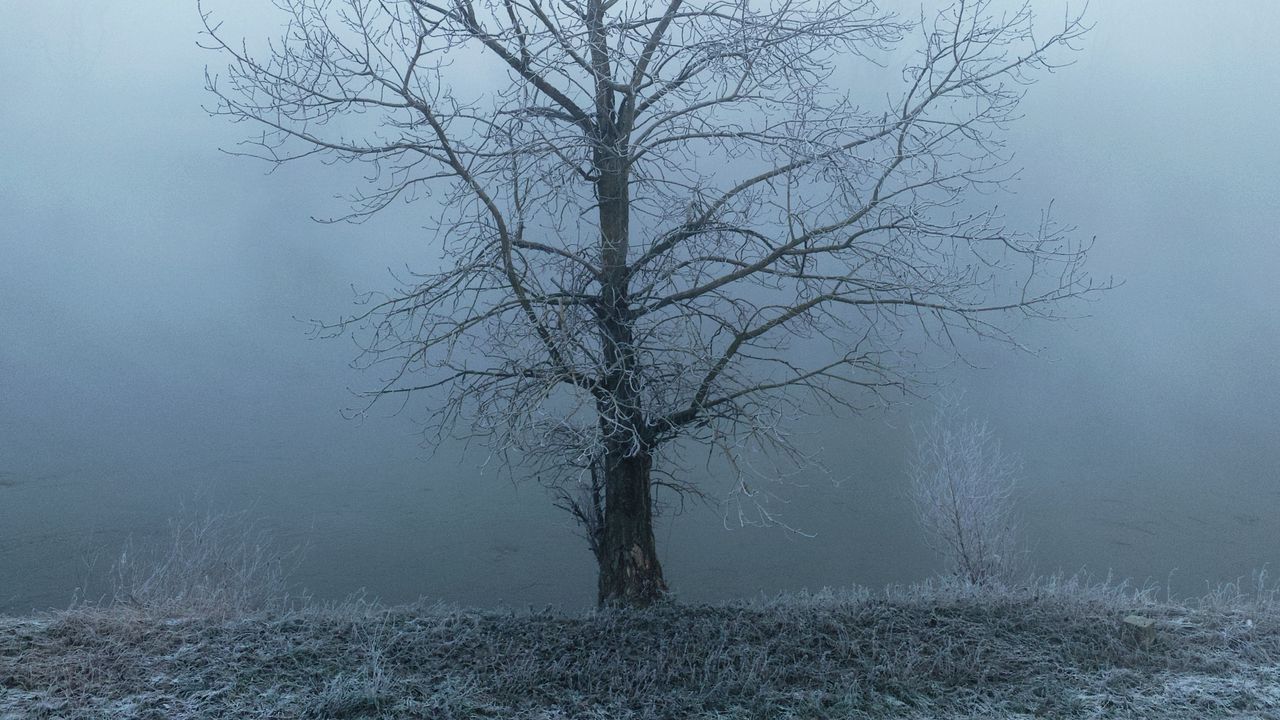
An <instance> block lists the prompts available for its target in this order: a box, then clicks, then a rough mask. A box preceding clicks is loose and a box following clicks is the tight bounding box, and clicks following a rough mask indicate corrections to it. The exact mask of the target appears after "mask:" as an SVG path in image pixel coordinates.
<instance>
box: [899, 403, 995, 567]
mask: <svg viewBox="0 0 1280 720" xmlns="http://www.w3.org/2000/svg"><path fill="white" fill-rule="evenodd" d="M1019 469H1020V464H1019V463H1018V461H1017V460H1016V459H1015V458H1013V457H1012V456H1010V455H1008V454H1006V453H1005V452H1004V450H1003V449H1001V447H1000V440H999V439H998V438H996V436H995V434H994V433H993V432H992V431H991V429H990V428H989V427H988V426H987V424H986V423H985V422H982V421H980V420H974V419H971V418H969V417H967V416H966V415H965V413H964V412H963V411H961V410H959V409H958V408H956V407H955V406H954V405H952V406H946V407H943V408H942V409H940V410H939V411H938V413H937V414H936V415H935V416H934V418H933V420H932V421H931V422H930V423H929V424H927V425H925V426H923V427H919V428H916V454H915V457H914V458H912V461H911V463H910V466H909V470H908V473H909V475H910V479H911V499H912V501H913V503H914V504H915V507H916V515H917V517H918V519H919V520H920V525H921V527H922V528H924V531H925V535H926V537H927V539H928V543H929V547H930V548H932V549H933V550H934V551H935V552H937V553H938V554H939V555H941V556H942V558H943V560H944V561H945V562H946V564H947V568H948V570H949V571H950V572H952V573H954V574H955V575H956V576H957V577H959V578H961V579H962V580H965V581H967V582H970V583H973V584H975V585H981V584H984V583H988V582H991V581H993V580H1004V579H1008V576H1009V575H1010V574H1011V573H1012V572H1013V570H1014V569H1015V567H1016V564H1015V560H1016V555H1017V547H1016V544H1017V527H1016V524H1015V519H1014V501H1013V490H1014V486H1015V484H1016V482H1017V476H1018V472H1019Z"/></svg>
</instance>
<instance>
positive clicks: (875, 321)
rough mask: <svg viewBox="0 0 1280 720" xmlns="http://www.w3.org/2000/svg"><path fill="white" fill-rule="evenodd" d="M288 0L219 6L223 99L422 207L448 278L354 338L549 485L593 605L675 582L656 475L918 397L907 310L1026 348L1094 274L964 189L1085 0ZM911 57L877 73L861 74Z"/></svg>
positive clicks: (368, 315) (943, 340) (310, 151)
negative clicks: (265, 20)
mask: <svg viewBox="0 0 1280 720" xmlns="http://www.w3.org/2000/svg"><path fill="white" fill-rule="evenodd" d="M277 4H278V5H279V6H280V7H281V8H282V9H283V10H284V11H285V12H286V13H287V16H288V18H289V25H288V27H287V30H286V31H285V32H284V33H283V36H282V37H280V38H278V39H277V40H276V41H275V42H273V43H272V44H271V45H270V46H268V47H266V48H264V49H263V50H262V51H261V52H260V53H257V52H253V51H250V50H249V49H248V48H247V46H246V45H245V44H243V43H241V42H239V41H233V40H232V39H230V38H228V37H226V35H225V33H224V32H223V31H222V30H221V28H220V26H219V25H218V24H217V22H216V21H215V20H214V19H213V17H212V16H211V15H210V14H209V13H208V12H207V11H205V9H204V8H202V10H201V12H202V16H203V18H204V21H205V27H206V30H207V37H206V39H205V44H206V45H208V46H210V47H211V48H213V49H215V50H216V51H217V52H219V53H220V54H221V55H222V56H223V57H224V58H225V59H226V61H227V62H228V66H227V67H226V69H225V71H223V72H221V73H217V74H210V75H209V76H208V87H209V89H210V90H211V91H212V92H213V93H214V94H215V95H216V96H217V103H216V106H215V107H214V108H213V112H215V113H217V114H222V115H227V116H229V117H231V118H233V119H236V120H245V121H251V122H252V123H255V124H256V125H257V126H259V127H260V128H261V129H262V130H263V132H262V134H261V135H255V138H254V139H253V140H252V141H251V142H249V143H248V144H247V146H246V147H245V148H242V149H244V150H245V151H246V152H248V153H249V154H253V155H257V156H260V157H263V158H266V159H267V160H269V161H271V162H277V163H283V162H288V161H291V160H296V159H300V158H306V157H309V156H312V155H321V156H328V157H330V158H336V159H340V160H344V161H361V162H365V163H368V165H369V167H370V169H371V172H370V174H369V182H368V184H367V185H364V186H362V189H361V190H359V191H357V192H356V194H354V195H353V197H352V205H351V213H350V214H349V215H348V216H346V217H347V218H348V219H352V220H359V219H361V218H364V217H367V216H369V215H370V214H373V213H377V212H378V211H379V210H381V209H383V208H385V207H387V206H388V205H389V204H390V203H392V202H393V201H396V200H397V199H419V198H426V201H425V203H424V204H425V206H426V207H429V208H430V212H429V213H428V214H429V215H430V217H429V219H428V222H430V223H431V226H432V227H433V228H434V230H435V231H436V238H437V242H438V243H439V246H440V247H441V248H443V251H444V253H445V256H446V262H445V263H444V265H443V266H442V268H441V269H438V270H433V271H430V272H427V273H425V274H421V275H413V276H411V277H408V278H405V282H404V283H403V286H402V287H400V288H398V289H397V290H395V291H393V292H390V293H387V294H383V295H378V296H374V297H371V298H370V302H369V304H368V305H367V306H366V307H365V309H364V312H362V313H361V314H359V315H358V316H357V317H353V318H349V319H347V320H344V321H342V322H341V323H338V324H337V325H336V326H335V327H333V328H332V329H335V330H342V329H344V328H345V327H346V326H347V325H348V323H352V322H355V323H358V324H359V325H360V326H361V327H364V328H365V329H366V332H367V334H366V335H364V336H363V337H364V339H365V341H366V343H367V344H366V345H365V352H366V353H367V354H366V356H365V358H366V359H367V360H369V361H370V364H379V365H380V366H381V367H386V368H390V371H389V372H388V374H387V376H386V377H385V383H384V384H382V385H381V386H380V387H379V388H378V389H377V390H376V391H374V392H373V393H371V395H373V396H386V395H390V394H405V395H417V394H423V395H425V396H427V398H428V399H429V403H424V404H425V406H426V407H429V408H431V409H432V414H431V416H430V419H429V426H430V427H431V428H434V429H435V430H436V431H438V432H442V433H443V432H452V431H455V430H456V431H460V432H463V433H466V434H468V435H471V436H475V435H479V436H483V437H484V438H485V439H487V440H488V441H489V442H491V443H492V444H493V445H494V446H495V447H497V448H499V449H500V450H502V451H504V452H506V453H509V454H510V456H511V457H513V458H518V462H519V464H520V467H521V468H522V470H524V471H527V472H528V473H529V474H530V475H531V476H537V477H539V478H540V479H541V480H542V481H543V482H545V483H547V484H548V485H549V486H551V487H552V488H553V489H554V490H555V492H556V493H557V498H558V502H559V503H560V504H561V505H562V506H563V507H565V508H566V509H568V510H569V511H570V512H572V513H573V514H574V515H575V516H576V517H577V518H578V519H579V520H580V521H581V522H582V523H583V525H584V527H585V529H586V535H587V536H588V540H589V541H590V544H591V548H592V550H593V551H594V553H595V556H596V559H597V561H598V562H599V571H600V572H599V600H600V602H601V603H605V602H613V601H617V602H624V603H630V604H644V603H648V602H651V601H653V600H655V599H657V598H659V597H661V596H662V595H663V593H664V592H665V590H666V583H665V581H664V579H663V573H662V569H661V566H660V564H659V561H658V555H657V553H656V549H655V544H654V534H653V512H654V509H653V508H654V489H655V487H658V486H667V487H670V488H673V489H674V490H676V491H678V492H682V493H688V492H693V493H697V492H699V491H700V489H699V486H698V484H697V482H696V479H695V478H694V477H693V476H692V475H691V474H690V473H688V472H687V471H686V472H680V471H679V467H680V463H679V458H680V456H681V451H682V449H683V450H688V449H689V448H692V447H695V446H698V445H705V446H708V447H710V448H711V449H712V450H713V451H717V452H723V453H724V454H725V455H726V456H727V457H728V458H729V459H730V460H731V461H735V462H734V465H733V466H734V467H735V468H737V469H738V471H739V473H740V474H739V476H738V482H737V492H738V493H739V495H740V499H748V500H749V499H750V498H753V497H756V495H755V493H757V492H759V491H758V490H757V489H754V488H752V486H751V485H749V484H748V482H747V478H746V474H747V473H748V472H749V470H748V469H747V466H746V464H742V463H737V462H736V460H737V459H739V458H742V457H745V456H746V454H747V453H750V452H753V451H756V450H766V451H770V452H780V453H782V454H783V456H782V457H783V459H786V457H787V454H788V453H791V452H793V448H792V447H791V445H790V444H789V443H788V442H787V437H786V435H785V433H784V432H783V429H784V428H785V426H786V422H787V420H788V419H789V418H791V417H792V416H793V415H795V414H796V413H797V412H798V411H799V409H800V408H804V407H808V406H811V405H813V404H815V403H816V404H818V405H824V404H826V405H833V406H836V407H837V408H838V407H851V406H853V405H855V404H859V403H862V402H864V401H865V400H867V399H870V398H873V397H874V396H875V395H876V394H881V393H885V392H886V391H887V390H889V389H905V388H909V387H910V385H911V383H912V381H913V379H914V377H915V373H914V371H915V370H916V365H915V363H913V361H912V355H911V353H910V352H908V350H907V345H908V343H907V342H906V341H905V340H904V338H906V337H907V335H908V333H909V332H915V331H914V330H911V328H920V327H922V328H924V330H925V333H924V335H925V336H926V341H929V340H931V341H932V342H933V343H934V344H937V345H941V346H942V347H944V348H948V349H952V350H954V347H955V346H954V344H953V337H954V334H955V333H957V332H960V331H963V332H965V333H969V334H972V333H977V334H980V335H984V336H989V337H994V338H998V339H1001V340H1005V341H1009V342H1012V341H1013V338H1012V336H1011V335H1010V334H1009V323H1007V322H1003V321H1002V318H1008V317H1009V316H1011V315H1034V316H1042V317H1052V316H1053V315H1054V314H1055V313H1056V312H1058V310H1056V308H1058V307H1059V306H1060V305H1061V303H1062V302H1063V301H1064V300H1068V299H1072V298H1077V297H1080V296H1081V295H1084V294H1087V293H1089V292H1091V291H1093V290H1095V289H1098V287H1099V286H1098V285H1096V284H1094V283H1093V282H1092V281H1091V280H1090V279H1089V278H1088V277H1087V275H1086V274H1084V272H1083V269H1082V263H1083V261H1084V258H1085V249H1086V246H1085V245H1084V244H1080V243H1076V242H1074V241H1072V239H1071V238H1070V237H1069V235H1068V234H1067V233H1066V232H1064V231H1063V230H1062V229H1060V228H1056V226H1053V225H1052V224H1049V223H1045V224H1044V225H1042V226H1041V227H1039V228H1037V229H1036V230H1035V231H1033V232H1030V233H1026V232H1019V231H1016V230H1013V229H1010V228H1008V227H1006V226H1005V224H1004V221H1003V220H1002V219H1001V217H1000V216H999V215H998V214H997V213H996V212H995V211H985V210H981V209H975V208H973V207H972V206H971V204H970V203H969V198H970V196H971V195H972V194H973V193H974V191H976V190H979V189H984V186H987V188H988V189H989V188H990V187H998V186H999V185H1000V183H1001V182H1003V181H1004V180H1005V179H1006V178H1007V176H1008V171H1007V167H1006V166H1007V161H1008V158H1007V157H1006V154H1005V153H1004V152H1003V147H1002V136H1003V133H1004V129H1005V125H1006V123H1007V122H1009V121H1010V120H1012V119H1014V115H1015V110H1016V107H1017V105H1018V101H1019V100H1020V98H1021V96H1022V93H1023V91H1024V89H1025V86H1026V85H1027V84H1028V83H1029V82H1031V80H1032V79H1033V75H1034V74H1035V73H1036V72H1037V71H1043V70H1048V69H1052V67H1054V63H1057V62H1059V58H1057V57H1056V56H1055V55H1053V54H1054V53H1057V52H1063V53H1069V52H1070V51H1071V50H1073V48H1072V43H1073V41H1074V40H1075V39H1076V38H1078V37H1079V36H1080V35H1081V34H1082V33H1083V32H1084V30H1085V28H1084V27H1083V26H1082V24H1081V21H1080V19H1079V18H1078V17H1071V16H1068V18H1067V19H1066V20H1065V22H1064V24H1062V25H1061V26H1058V27H1057V28H1056V30H1055V31H1054V32H1051V33H1049V34H1047V35H1043V36H1040V35H1037V33H1036V32H1035V26H1034V23H1033V20H1034V18H1033V16H1032V12H1031V9H1030V5H1029V4H1028V5H1023V6H1021V7H1014V8H1012V9H1011V10H1010V11H1007V12H1003V11H997V9H996V7H995V6H993V5H992V3H990V2H984V1H981V0H974V1H970V2H957V3H955V4H953V5H950V6H948V7H946V8H943V9H941V10H940V11H939V12H938V13H937V14H936V15H935V16H932V17H930V18H927V19H926V18H922V19H920V20H910V19H904V18H901V17H897V16H895V15H894V14H892V13H888V12H885V11H882V10H881V9H880V8H879V7H877V6H876V4H874V3H872V2H841V1H839V0H812V1H809V0H804V1H801V0H797V1H794V2H792V1H789V0H766V2H757V3H751V2H747V0H687V1H686V0H669V1H668V2H666V3H650V2H644V1H641V0H486V1H484V2H479V1H478V0H434V1H427V0H334V1H332V2H331V1H328V0H277ZM913 42H918V43H919V47H918V49H917V51H916V53H915V54H914V55H913V56H910V58H909V59H907V60H905V61H903V60H902V58H905V57H908V56H907V55H905V54H904V53H901V52H899V49H900V48H902V47H903V46H904V44H907V43H913ZM895 58H898V60H895ZM895 62H897V63H899V65H900V67H901V73H900V74H897V73H893V75H894V80H893V83H891V84H892V88H890V89H889V90H888V92H887V94H886V92H885V89H884V88H877V89H875V90H872V91H864V92H863V93H862V94H858V93H856V92H853V91H856V90H858V89H859V88H856V87H855V88H847V87H844V86H843V84H842V83H844V84H847V79H848V78H849V77H852V72H851V71H852V70H853V69H856V68H858V67H862V68H878V67H881V65H880V64H877V63H883V64H891V63H895ZM882 74H883V73H882ZM864 90H865V89H864ZM797 342H800V343H802V344H803V352H797V351H796V345H795V344H796V343H797ZM761 511H762V512H766V513H767V509H764V508H763V506H762V505H761ZM766 517H767V516H766Z"/></svg>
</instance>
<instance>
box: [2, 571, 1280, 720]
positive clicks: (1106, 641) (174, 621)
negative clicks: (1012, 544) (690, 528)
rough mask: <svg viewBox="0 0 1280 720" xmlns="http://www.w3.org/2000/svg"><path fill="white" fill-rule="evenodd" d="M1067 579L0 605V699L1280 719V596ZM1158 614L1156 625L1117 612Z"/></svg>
mask: <svg viewBox="0 0 1280 720" xmlns="http://www.w3.org/2000/svg"><path fill="white" fill-rule="evenodd" d="M1231 590H1232V589H1230V588H1229V589H1228V591H1226V592H1220V593H1217V594H1215V595H1214V596H1211V597H1209V598H1206V599H1203V600H1201V601H1197V602H1193V603H1168V602H1165V603H1159V602H1155V601H1154V600H1153V598H1152V597H1151V594H1150V593H1142V592H1136V593H1135V592H1130V591H1125V590H1124V589H1121V588H1115V587H1110V586H1105V585H1102V586H1088V585H1086V584H1084V583H1080V582H1074V581H1062V580H1049V581H1043V582H1040V583H1036V584H1035V585H1034V586H1032V587H1022V588H1014V589H1002V590H997V591H991V590H985V591H981V592H978V591H975V590H973V589H972V588H964V587H958V586H951V585H945V584H944V585H937V584H934V585H929V584H926V585H921V586H915V587H911V588H899V589H893V590H889V591H886V592H882V593H870V592H866V591H851V592H846V593H837V594H830V593H828V594H822V595H817V596H794V597H787V598H780V599H777V600H773V601H768V602H763V601H762V602H756V603H738V604H726V605H680V604H674V603H673V604H669V605H664V606H660V607H656V608H653V609H650V610H645V611H604V612H589V613H582V614H560V613H555V612H546V613H514V612H512V613H501V612H472V611H462V610H455V609H449V608H444V607H439V606H435V607H428V606H415V607H398V608H380V607H377V606H374V605H370V604H365V603H358V602H356V603H347V604H344V605H338V606H326V607H309V608H304V609H293V610H283V609H276V610H274V611H263V612H256V613H248V614H231V615H227V614H223V615H219V614H209V613H199V614H193V613H190V612H188V613H185V614H184V613H180V612H175V611H174V609H173V608H172V607H170V608H166V609H165V610H164V611H159V610H156V609H154V608H152V609H147V608H139V607H130V606H128V605H122V604H117V605H115V606H112V607H105V608H103V607H92V606H85V607H80V608H77V609H73V610H70V611H66V612H59V613H53V614H47V615H39V616H31V617H8V618H5V617H0V718H3V719H4V720H8V719H9V718H223V717H226V718H233V717H234V718H530V719H532V718H540V719H544V720H550V719H552V718H708V719H710V718H979V717H981V718H1014V717H1020V718H1025V717H1049V718H1115V717H1135V718H1157V717H1159V718H1212V717H1238V718H1243V717H1258V718H1266V717H1272V718H1280V611H1277V610H1276V609H1274V608H1273V607H1272V605H1271V604H1270V603H1269V602H1264V601H1260V600H1259V599H1258V598H1256V597H1252V596H1251V597H1247V598H1246V597H1243V596H1241V595H1240V594H1238V593H1234V592H1232V591H1231ZM1131 612H1139V613H1141V614H1143V615H1146V616H1148V617H1151V618H1154V619H1156V620H1157V635H1156V638H1155V640H1154V642H1153V643H1151V644H1150V645H1149V646H1143V644H1142V643H1140V642H1138V641H1137V640H1136V639H1135V638H1134V637H1130V636H1128V635H1126V633H1125V631H1124V629H1123V624H1122V618H1123V617H1124V616H1125V615H1127V614H1129V613H1131Z"/></svg>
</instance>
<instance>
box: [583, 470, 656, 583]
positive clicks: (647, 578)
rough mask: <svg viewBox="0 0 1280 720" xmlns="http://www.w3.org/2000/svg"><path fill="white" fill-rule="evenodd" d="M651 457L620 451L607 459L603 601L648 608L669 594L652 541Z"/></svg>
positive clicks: (602, 556)
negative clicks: (646, 606)
mask: <svg viewBox="0 0 1280 720" xmlns="http://www.w3.org/2000/svg"><path fill="white" fill-rule="evenodd" d="M652 465H653V461H652V459H651V457H650V456H649V455H648V454H647V453H646V454H643V455H639V456H636V455H632V456H630V457H627V456H626V455H625V454H623V453H621V452H615V453H612V457H609V458H607V459H606V461H605V508H604V528H603V531H602V533H601V542H600V555H599V557H598V560H599V561H600V584H599V595H598V601H599V603H600V604H601V605H606V604H610V603H618V604H625V605H633V606H644V605H649V604H651V603H653V602H654V601H656V600H659V599H661V598H662V597H663V596H664V595H665V594H666V592H667V583H666V581H665V580H664V579H663V577H662V565H661V564H660V563H659V562H658V552H657V545H656V543H655V542H654V539H653V497H652V494H651V492H652V491H651V488H652V485H651V483H650V477H649V473H650V469H651V467H652Z"/></svg>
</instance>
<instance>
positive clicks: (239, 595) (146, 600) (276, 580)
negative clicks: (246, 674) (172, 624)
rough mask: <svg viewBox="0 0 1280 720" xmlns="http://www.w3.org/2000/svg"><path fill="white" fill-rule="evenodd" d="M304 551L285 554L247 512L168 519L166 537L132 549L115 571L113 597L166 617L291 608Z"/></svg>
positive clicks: (122, 555) (115, 565)
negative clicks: (293, 580)
mask: <svg viewBox="0 0 1280 720" xmlns="http://www.w3.org/2000/svg"><path fill="white" fill-rule="evenodd" d="M301 555H302V552H301V548H294V549H288V550H284V549H281V548H280V547H278V546H277V544H276V543H275V542H274V540H273V538H272V537H271V535H270V533H268V532H266V531H265V530H262V529H261V528H258V527H255V525H254V523H253V522H252V521H251V520H250V519H249V518H248V516H247V515H246V514H244V513H237V514H218V513H205V514H202V515H197V516H180V517H179V518H177V519H173V520H170V521H169V533H168V537H167V538H166V539H165V540H164V541H162V542H158V543H154V544H138V543H135V542H134V541H133V540H132V539H130V541H129V542H128V543H127V544H126V546H125V548H124V550H123V551H122V552H121V553H120V556H119V557H118V558H117V559H116V561H115V562H114V563H113V565H112V568H111V582H112V596H113V599H114V602H115V603H116V604H118V605H129V606H133V607H137V608H140V609H144V610H148V611H153V612H156V613H159V614H166V615H191V614H201V615H214V616H224V617H225V616H234V615H242V614H245V613H251V612H256V611H262V610H272V609H280V608H282V607H284V606H286V605H287V604H288V603H289V575H290V573H291V572H292V570H293V569H294V568H295V567H296V565H297V562H298V560H299V559H300V558H301Z"/></svg>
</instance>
